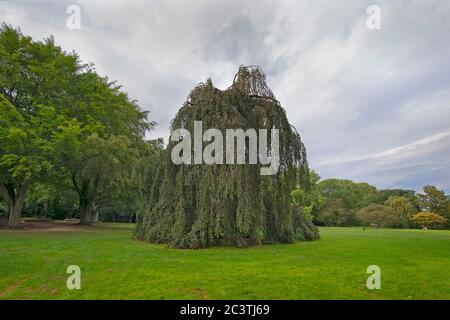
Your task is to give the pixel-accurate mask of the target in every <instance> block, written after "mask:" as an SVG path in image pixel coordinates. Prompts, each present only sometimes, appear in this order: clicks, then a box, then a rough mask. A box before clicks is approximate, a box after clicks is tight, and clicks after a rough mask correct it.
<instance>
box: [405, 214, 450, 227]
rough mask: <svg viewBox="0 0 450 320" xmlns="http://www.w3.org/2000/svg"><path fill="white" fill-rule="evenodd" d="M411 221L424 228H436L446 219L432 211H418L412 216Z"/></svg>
mask: <svg viewBox="0 0 450 320" xmlns="http://www.w3.org/2000/svg"><path fill="white" fill-rule="evenodd" d="M411 222H412V223H414V224H416V225H418V226H421V227H424V228H438V227H441V226H443V225H445V224H446V223H447V219H446V218H444V217H443V216H441V215H438V214H436V213H433V212H419V213H417V214H415V215H413V216H412V218H411Z"/></svg>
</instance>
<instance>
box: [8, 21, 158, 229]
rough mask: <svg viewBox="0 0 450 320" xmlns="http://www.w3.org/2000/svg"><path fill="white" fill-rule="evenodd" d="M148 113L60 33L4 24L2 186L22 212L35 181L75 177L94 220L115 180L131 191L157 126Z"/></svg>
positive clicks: (82, 203)
mask: <svg viewBox="0 0 450 320" xmlns="http://www.w3.org/2000/svg"><path fill="white" fill-rule="evenodd" d="M147 118H148V112H144V111H142V110H140V108H139V106H138V105H137V104H136V102H135V101H133V100H130V99H129V98H128V96H127V94H126V93H124V92H122V91H121V88H120V86H118V85H116V84H115V82H110V81H109V80H108V78H106V77H100V76H99V75H98V74H97V73H96V71H95V69H94V68H93V65H87V64H83V63H81V61H80V60H79V58H78V56H77V55H76V54H75V53H67V52H65V51H63V50H62V49H61V48H60V47H58V46H56V45H55V42H54V39H53V38H52V37H50V38H48V39H45V40H44V41H33V40H32V39H31V38H30V37H27V36H25V35H23V34H22V33H21V31H20V29H14V28H12V27H10V26H8V25H3V26H2V27H1V29H0V123H1V129H0V130H1V131H0V148H1V149H0V150H1V153H0V192H1V194H2V195H3V197H4V198H5V200H6V201H7V202H8V204H9V206H10V208H13V209H14V210H13V211H11V212H16V214H17V215H19V216H20V211H21V208H22V204H23V201H24V198H25V195H26V192H27V190H28V188H29V187H30V185H33V184H35V183H40V184H47V185H58V184H60V182H61V181H63V184H65V182H66V181H67V179H70V180H71V181H72V183H73V188H74V189H75V190H76V191H77V193H78V195H79V198H80V199H79V203H80V211H81V212H82V213H83V214H84V215H85V216H86V222H87V221H88V220H89V215H91V214H92V210H93V209H94V208H97V207H98V206H101V205H102V204H103V203H102V201H101V199H102V198H103V196H104V195H105V194H106V193H107V192H112V188H113V187H114V188H115V192H114V193H115V195H117V194H120V192H119V191H118V189H120V188H122V190H126V187H125V185H127V183H125V180H126V179H125V177H127V179H128V181H129V180H130V177H131V172H132V166H133V161H134V157H135V156H136V155H137V151H136V149H137V148H138V147H137V145H139V144H142V143H143V142H142V140H143V138H144V135H145V132H146V131H147V130H149V129H150V128H151V127H152V126H153V123H152V122H149V121H147ZM108 153H109V154H108ZM102 161H103V162H104V163H102ZM119 171H120V173H119ZM59 187H60V186H59ZM18 221H19V219H18V218H17V219H15V223H17V222H18Z"/></svg>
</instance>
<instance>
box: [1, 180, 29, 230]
mask: <svg viewBox="0 0 450 320" xmlns="http://www.w3.org/2000/svg"><path fill="white" fill-rule="evenodd" d="M28 185H29V184H28V182H27V181H24V182H22V183H21V184H19V186H18V187H17V188H16V187H15V186H14V184H13V183H11V182H9V183H7V184H3V185H1V186H0V191H1V194H2V196H3V197H4V198H5V200H6V202H7V204H8V207H9V220H8V228H10V229H12V228H17V227H19V226H20V222H21V218H22V208H23V203H24V202H25V196H26V195H27V191H28Z"/></svg>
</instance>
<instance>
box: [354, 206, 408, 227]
mask: <svg viewBox="0 0 450 320" xmlns="http://www.w3.org/2000/svg"><path fill="white" fill-rule="evenodd" d="M357 218H358V221H359V222H360V223H361V224H362V225H364V226H367V225H371V224H376V225H377V226H378V227H392V226H396V225H398V224H399V223H400V222H401V221H400V219H399V217H398V216H397V215H396V213H395V211H394V210H393V209H392V208H390V207H388V206H384V205H380V204H374V203H372V204H370V205H368V206H367V207H365V208H362V209H361V210H359V211H358V213H357Z"/></svg>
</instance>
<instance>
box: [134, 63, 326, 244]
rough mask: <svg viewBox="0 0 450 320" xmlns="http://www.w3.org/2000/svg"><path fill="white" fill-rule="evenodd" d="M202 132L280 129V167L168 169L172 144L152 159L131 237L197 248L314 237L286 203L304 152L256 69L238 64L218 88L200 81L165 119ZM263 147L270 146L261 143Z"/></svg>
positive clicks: (302, 161)
mask: <svg viewBox="0 0 450 320" xmlns="http://www.w3.org/2000/svg"><path fill="white" fill-rule="evenodd" d="M196 120H201V121H202V122H203V126H204V127H205V128H217V129H219V130H221V131H222V132H225V129H231V128H242V129H244V130H247V129H248V128H258V129H264V128H265V129H269V130H270V129H272V128H273V127H276V128H279V130H280V170H279V172H278V173H277V174H276V175H274V176H260V165H232V166H228V165H206V164H204V165H179V166H177V165H174V164H173V163H172V161H171V159H170V154H171V150H172V148H173V146H174V143H173V142H171V143H169V144H168V147H167V149H165V150H164V151H163V152H161V154H160V155H159V156H158V157H159V163H160V166H159V167H157V168H155V167H152V168H150V169H149V170H151V171H153V172H155V176H154V178H153V179H154V180H153V181H154V183H153V184H152V187H151V189H150V191H149V198H148V201H149V202H148V206H147V209H146V210H145V213H144V215H143V217H142V220H140V222H139V224H138V226H137V228H136V235H137V237H138V238H140V239H145V240H148V241H152V242H164V243H170V244H171V245H172V246H175V247H183V248H186V247H188V248H200V247H206V246H210V245H215V244H220V243H227V244H233V245H236V246H246V245H251V244H256V243H262V242H292V241H294V240H295V239H299V238H302V237H304V238H306V237H314V236H315V237H316V236H317V231H312V232H310V233H308V234H306V233H305V232H304V229H305V228H312V229H314V228H315V227H314V226H313V225H312V224H311V223H307V219H303V217H302V216H301V215H302V212H301V211H298V210H294V209H295V208H294V207H293V206H292V205H291V196H290V193H291V191H292V190H293V189H294V188H295V186H296V185H297V171H298V168H299V167H302V166H306V165H307V162H306V151H305V148H304V146H303V143H302V142H301V140H300V136H299V135H298V133H297V132H296V131H295V130H294V129H293V128H292V127H291V125H290V124H289V122H288V120H287V118H286V114H285V111H284V109H283V108H282V107H281V105H280V104H279V102H278V101H277V100H275V97H274V96H273V94H272V92H271V91H270V89H269V88H268V87H267V86H266V84H265V76H264V74H263V73H262V72H261V71H260V70H259V68H252V67H250V68H246V67H241V68H240V69H239V72H238V74H237V75H236V77H235V81H234V82H233V85H232V86H231V87H230V88H228V89H227V90H225V91H220V90H219V89H217V88H215V87H214V86H213V85H212V82H211V80H208V81H207V82H206V83H205V84H200V85H199V86H197V87H196V88H194V90H193V91H192V92H191V93H190V95H189V97H188V100H187V101H186V102H185V104H184V105H183V107H182V108H181V109H180V110H179V111H178V113H177V115H176V116H175V118H174V119H173V121H172V130H173V129H177V128H184V129H187V130H188V131H189V132H193V131H194V130H193V125H194V121H196ZM269 143H270V142H269Z"/></svg>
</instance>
